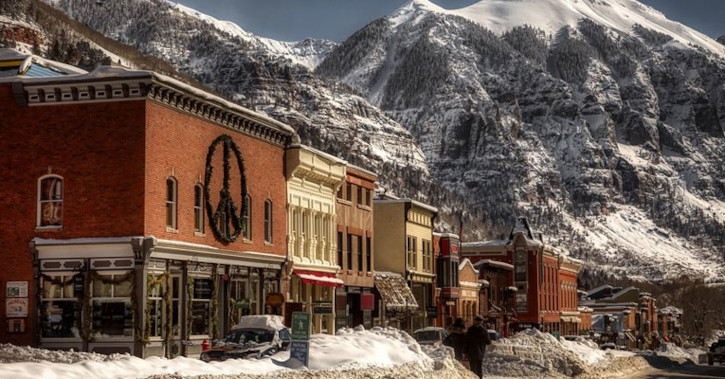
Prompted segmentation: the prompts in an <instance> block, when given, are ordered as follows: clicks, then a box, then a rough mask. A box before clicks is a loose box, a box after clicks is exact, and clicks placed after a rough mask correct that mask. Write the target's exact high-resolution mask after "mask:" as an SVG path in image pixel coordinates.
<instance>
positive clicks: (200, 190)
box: [194, 183, 205, 233]
mask: <svg viewBox="0 0 725 379" xmlns="http://www.w3.org/2000/svg"><path fill="white" fill-rule="evenodd" d="M204 204H205V199H204V186H203V185H202V184H201V183H197V184H196V185H194V231H195V232H197V233H204Z"/></svg>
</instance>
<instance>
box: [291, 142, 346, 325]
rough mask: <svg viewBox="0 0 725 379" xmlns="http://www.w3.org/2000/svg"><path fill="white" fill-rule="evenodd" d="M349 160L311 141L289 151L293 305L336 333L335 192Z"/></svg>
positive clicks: (313, 321) (337, 281) (342, 181)
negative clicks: (312, 145)
mask: <svg viewBox="0 0 725 379" xmlns="http://www.w3.org/2000/svg"><path fill="white" fill-rule="evenodd" d="M345 165H346V162H345V161H343V160H341V159H339V158H336V157H334V156H332V155H329V154H326V153H323V152H321V151H318V150H315V149H312V148H310V147H307V146H302V145H293V146H291V147H289V148H288V149H287V152H286V174H287V225H288V226H287V254H288V262H287V265H286V270H287V304H286V314H287V315H289V314H291V312H293V311H305V312H310V313H312V324H313V332H315V333H329V334H334V332H335V313H334V312H335V288H336V287H341V286H342V285H343V281H342V280H341V279H340V278H338V277H337V274H338V272H339V270H340V266H339V264H338V262H337V241H336V236H337V221H336V210H335V204H336V203H335V194H336V193H337V191H338V189H339V188H340V186H341V185H342V184H343V183H344V182H345Z"/></svg>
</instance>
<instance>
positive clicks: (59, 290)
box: [40, 274, 82, 338]
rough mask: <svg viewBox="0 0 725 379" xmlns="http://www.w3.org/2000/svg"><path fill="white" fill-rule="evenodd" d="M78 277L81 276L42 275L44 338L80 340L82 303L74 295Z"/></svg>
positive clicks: (41, 329)
mask: <svg viewBox="0 0 725 379" xmlns="http://www.w3.org/2000/svg"><path fill="white" fill-rule="evenodd" d="M77 275H80V274H51V275H42V278H41V283H40V286H41V305H40V334H41V336H42V337H43V338H80V325H81V302H80V301H79V300H78V297H76V296H75V295H77V294H76V293H74V288H75V286H74V282H77V281H78V279H76V278H77ZM81 285H82V282H81Z"/></svg>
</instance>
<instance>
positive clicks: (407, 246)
mask: <svg viewBox="0 0 725 379" xmlns="http://www.w3.org/2000/svg"><path fill="white" fill-rule="evenodd" d="M437 213H438V209H436V208H435V207H432V206H430V205H427V204H423V203H421V202H418V201H415V200H411V199H397V198H383V199H375V201H374V218H375V236H376V237H375V240H374V245H375V251H376V259H375V269H376V270H378V271H390V272H394V273H399V274H402V275H403V277H404V278H405V280H406V282H407V283H408V285H409V286H410V289H411V290H412V292H413V295H414V297H415V300H416V302H417V304H418V308H417V310H416V311H413V312H409V314H407V315H406V320H405V321H404V323H403V325H401V327H402V328H403V329H408V330H415V329H418V328H423V327H426V326H431V325H433V323H434V322H435V318H436V306H435V300H434V299H433V296H434V290H435V273H434V265H433V222H434V221H435V217H436V215H437Z"/></svg>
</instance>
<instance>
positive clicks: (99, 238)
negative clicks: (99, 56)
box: [0, 50, 294, 356]
mask: <svg viewBox="0 0 725 379" xmlns="http://www.w3.org/2000/svg"><path fill="white" fill-rule="evenodd" d="M0 59H1V60H4V63H6V65H8V64H9V65H10V66H12V65H13V64H14V63H12V62H16V61H19V62H20V63H22V62H23V61H24V60H26V59H29V60H31V61H32V62H33V63H32V64H33V65H37V66H38V67H37V69H38V70H40V69H43V68H46V69H48V70H49V71H50V74H48V75H47V76H44V77H28V76H27V75H23V72H22V70H20V71H19V73H18V75H15V76H12V77H3V78H0V119H2V120H3V127H2V128H0V151H2V152H3V157H2V160H3V161H2V164H0V175H2V177H3V179H4V180H3V182H4V184H3V189H2V198H3V199H4V204H5V206H4V211H3V212H4V213H3V214H4V217H2V218H1V219H0V226H1V227H2V228H3V230H4V233H3V235H2V236H1V237H0V245H2V246H3V254H4V259H3V260H2V261H1V262H0V283H1V284H2V285H3V286H5V287H7V288H10V289H12V290H11V291H10V293H11V296H13V297H12V298H3V299H2V301H0V318H2V323H3V325H5V324H8V325H13V328H12V329H10V330H11V331H12V332H8V331H7V328H5V327H3V328H0V342H11V343H14V344H20V345H24V344H32V345H39V346H42V347H47V348H73V349H75V350H81V351H83V350H85V351H98V352H129V353H131V354H133V355H138V356H147V355H166V356H176V355H179V354H187V355H192V356H193V355H195V354H198V349H199V346H200V344H201V341H202V340H203V339H206V338H215V337H218V336H221V335H223V334H224V333H225V332H226V331H228V330H229V328H230V325H232V324H233V323H234V322H235V321H236V320H237V319H238V318H239V316H241V315H242V314H262V313H281V312H282V303H281V299H280V297H279V296H275V294H278V293H280V292H283V289H282V288H280V287H281V267H282V264H283V263H284V260H285V256H286V221H285V220H286V181H285V173H284V153H285V146H287V145H288V144H289V143H290V141H291V140H292V138H293V136H294V131H293V130H292V129H291V128H290V127H288V126H286V125H283V124H281V123H278V122H276V121H273V120H271V119H269V118H267V117H264V116H262V115H259V114H257V113H255V112H252V111H249V110H247V109H245V108H242V107H240V106H238V105H235V104H232V103H230V102H228V101H225V100H224V99H221V98H219V97H217V96H214V95H211V94H209V93H207V92H204V91H200V90H197V89H194V88H192V87H190V86H187V85H185V84H183V83H181V82H179V81H177V80H175V79H172V78H169V77H166V76H163V75H159V74H155V73H152V72H144V71H129V70H125V69H120V68H110V67H103V68H98V69H96V70H95V71H93V72H92V73H82V72H79V71H77V70H75V69H73V70H67V71H66V72H63V70H57V69H56V67H53V63H52V62H45V61H42V60H40V59H37V58H36V59H35V60H33V58H28V57H27V56H23V55H20V54H17V53H13V52H8V51H7V50H5V51H2V54H0ZM8 62H10V63H8ZM18 67H20V65H18ZM61 68H62V66H61ZM31 69H32V67H31ZM41 71H42V70H41ZM0 293H2V295H0V296H3V297H5V294H6V291H5V290H3V291H2V292H0ZM270 295H272V296H270ZM19 299H22V300H19ZM8 300H9V301H8ZM268 300H269V301H268ZM6 302H7V303H12V304H19V305H18V306H16V307H14V308H13V309H9V308H7V309H6V307H5V304H6ZM23 303H24V306H25V307H26V308H25V309H22V307H23ZM35 315H38V316H37V317H36V316H35ZM19 324H23V325H22V327H21V326H20V325H19ZM182 341H191V344H190V343H182Z"/></svg>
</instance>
